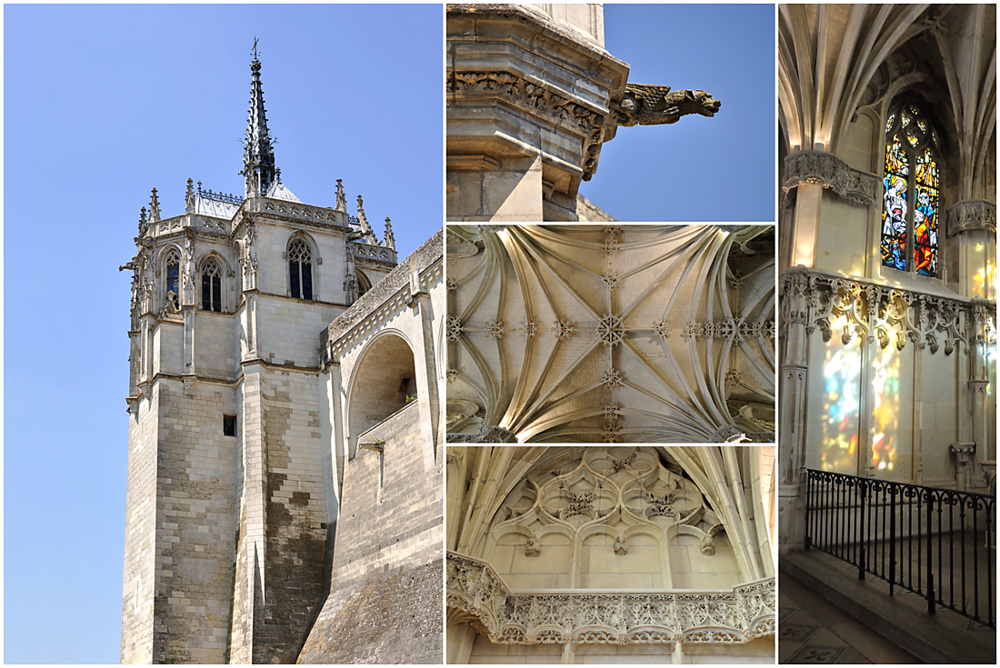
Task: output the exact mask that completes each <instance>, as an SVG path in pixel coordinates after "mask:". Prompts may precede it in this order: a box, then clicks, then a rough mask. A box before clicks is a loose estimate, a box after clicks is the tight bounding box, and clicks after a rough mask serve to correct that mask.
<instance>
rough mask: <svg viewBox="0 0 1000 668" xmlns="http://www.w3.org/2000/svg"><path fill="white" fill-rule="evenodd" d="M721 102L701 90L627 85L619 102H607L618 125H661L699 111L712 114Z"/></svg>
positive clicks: (702, 113)
mask: <svg viewBox="0 0 1000 668" xmlns="http://www.w3.org/2000/svg"><path fill="white" fill-rule="evenodd" d="M721 106H722V103H721V102H719V101H718V100H716V99H715V98H714V97H712V96H711V95H709V94H708V93H706V92H705V91H703V90H678V91H673V92H671V91H670V86H650V85H646V84H632V83H630V84H627V85H626V86H625V94H624V95H623V96H622V101H621V102H620V103H618V104H615V103H613V102H612V103H611V109H612V110H613V111H614V112H615V122H616V123H617V124H618V125H622V126H625V127H632V126H633V125H663V124H669V123H676V122H677V121H679V120H680V118H681V116H687V115H688V114H700V115H702V116H708V117H712V116H715V114H717V113H718V112H719V107H721Z"/></svg>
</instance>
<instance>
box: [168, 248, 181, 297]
mask: <svg viewBox="0 0 1000 668" xmlns="http://www.w3.org/2000/svg"><path fill="white" fill-rule="evenodd" d="M164 266H165V267H166V272H167V283H166V290H165V291H164V300H165V301H167V302H168V303H169V304H170V305H171V306H173V308H174V309H178V310H179V309H180V305H179V303H180V302H179V300H178V295H179V294H180V274H181V255H180V253H178V252H177V249H176V248H171V249H170V250H169V251H167V257H166V259H165V260H164Z"/></svg>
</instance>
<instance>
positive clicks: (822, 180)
mask: <svg viewBox="0 0 1000 668" xmlns="http://www.w3.org/2000/svg"><path fill="white" fill-rule="evenodd" d="M784 167H785V169H784V173H785V180H784V182H783V183H782V184H781V190H782V191H783V192H784V193H785V194H786V195H789V193H790V191H791V190H793V189H795V188H797V187H798V186H800V185H802V184H803V183H812V184H816V185H820V186H823V187H824V188H827V189H829V190H833V192H835V193H837V195H839V196H840V197H842V198H844V199H845V200H847V201H848V202H851V203H853V204H860V205H862V206H871V205H872V204H873V203H874V202H875V197H876V194H877V193H878V192H879V187H878V186H879V180H878V177H876V176H874V175H872V174H866V173H865V172H861V171H858V170H856V169H854V168H852V167H849V166H848V165H847V163H845V162H844V161H842V160H841V159H840V158H838V157H837V156H835V155H833V154H832V153H827V152H825V151H797V152H795V153H792V154H791V155H789V156H787V157H785V165H784Z"/></svg>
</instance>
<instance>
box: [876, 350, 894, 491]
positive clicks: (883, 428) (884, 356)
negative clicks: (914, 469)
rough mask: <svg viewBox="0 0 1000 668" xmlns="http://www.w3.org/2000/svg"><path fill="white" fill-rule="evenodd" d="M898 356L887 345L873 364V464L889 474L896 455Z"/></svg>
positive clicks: (878, 469) (877, 355)
mask: <svg viewBox="0 0 1000 668" xmlns="http://www.w3.org/2000/svg"><path fill="white" fill-rule="evenodd" d="M900 361H901V360H900V355H899V353H897V352H896V351H895V350H894V349H893V348H891V347H890V348H887V349H885V350H882V351H881V352H879V353H878V354H876V355H875V360H874V363H873V365H872V367H873V368H872V384H871V389H872V399H873V402H874V407H873V410H872V466H873V467H874V468H875V470H877V471H881V472H883V473H891V472H892V471H893V470H894V469H896V468H897V463H898V462H897V460H898V455H899V447H900V443H899V418H900V415H899V404H900V379H899V376H900V374H899V366H900Z"/></svg>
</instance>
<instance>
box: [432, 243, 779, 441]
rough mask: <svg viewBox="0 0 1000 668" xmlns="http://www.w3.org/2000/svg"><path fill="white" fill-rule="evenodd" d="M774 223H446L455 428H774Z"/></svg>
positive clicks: (638, 437) (763, 433)
mask: <svg viewBox="0 0 1000 668" xmlns="http://www.w3.org/2000/svg"><path fill="white" fill-rule="evenodd" d="M773 247H774V236H773V228H772V227H770V226H746V227H735V228H727V229H726V230H723V229H721V228H717V227H713V226H653V225H642V226H614V227H597V226H566V225H563V226H509V227H499V228H498V227H485V226H482V227H469V226H452V227H449V231H448V237H447V253H448V274H449V302H448V308H449V317H448V321H449V331H448V340H449V372H448V378H449V384H448V405H449V407H448V412H449V432H450V433H460V432H465V433H475V432H477V431H479V430H480V429H483V428H487V427H493V426H499V427H501V428H503V429H505V430H507V431H509V432H512V433H513V434H515V435H516V437H517V439H518V440H520V441H535V442H543V441H548V442H594V441H605V442H668V443H674V442H678V443H681V442H707V441H713V440H720V438H724V437H726V436H730V435H732V434H738V433H747V434H751V435H755V436H756V438H758V439H760V440H770V439H772V438H773V436H771V434H773V429H774V428H773V415H774V408H773V405H774V353H773V351H774V278H773V277H774V273H773V272H774V268H773V262H774V260H773V257H774V256H773Z"/></svg>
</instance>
